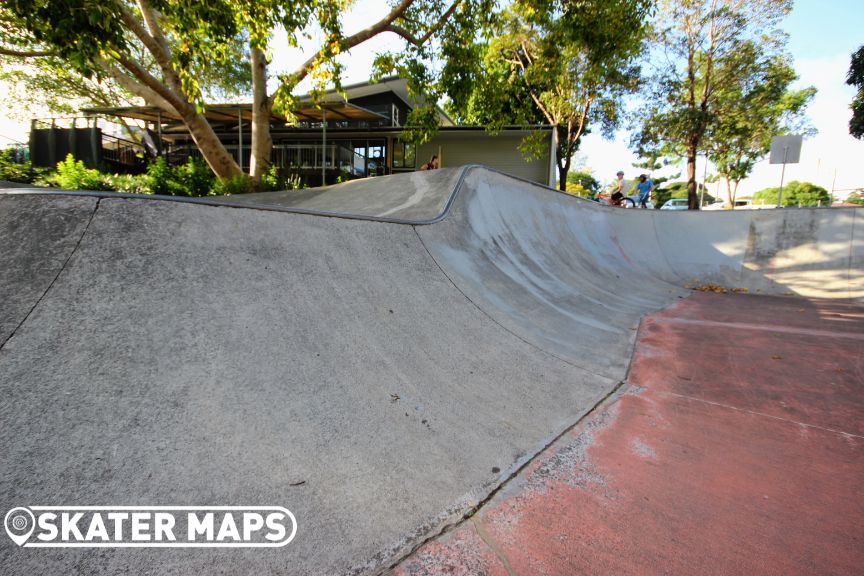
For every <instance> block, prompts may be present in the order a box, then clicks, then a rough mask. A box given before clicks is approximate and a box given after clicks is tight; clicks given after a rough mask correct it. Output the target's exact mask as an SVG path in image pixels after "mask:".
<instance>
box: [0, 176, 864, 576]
mask: <svg viewBox="0 0 864 576" xmlns="http://www.w3.org/2000/svg"><path fill="white" fill-rule="evenodd" d="M292 194H294V193H292V192H285V193H274V194H271V195H269V196H262V195H258V196H257V197H252V196H249V197H242V198H239V197H231V198H227V199H218V200H211V199H208V200H206V202H207V203H210V204H219V203H223V204H225V205H223V206H205V205H201V203H200V202H199V203H191V202H184V201H172V202H167V201H163V200H164V199H160V198H152V197H149V198H148V197H143V198H142V197H122V196H120V195H116V194H95V195H85V196H83V197H73V196H70V195H68V194H66V193H62V192H60V193H54V194H45V193H41V194H40V193H38V192H35V191H34V192H28V191H26V190H25V191H23V192H22V191H11V192H10V193H9V195H3V196H0V201H2V204H0V207H2V208H3V212H2V213H0V214H2V215H0V224H2V226H3V230H2V232H0V234H2V236H0V237H2V239H3V240H4V241H6V242H11V243H12V244H15V247H14V249H12V250H4V251H3V252H0V266H2V267H3V268H4V269H6V268H10V267H11V266H16V267H17V269H21V270H25V272H26V273H19V274H17V275H12V276H8V278H11V280H8V279H6V280H4V282H6V284H4V285H2V289H3V291H4V294H14V295H15V298H16V299H17V300H15V301H13V300H12V299H4V300H2V301H0V307H2V308H3V314H4V316H3V318H6V317H8V318H11V319H12V320H11V321H9V322H7V324H9V325H10V326H12V328H11V330H15V327H16V326H18V325H19V324H20V327H18V328H17V331H15V333H14V336H13V337H11V338H10V339H9V340H8V341H6V342H5V344H3V345H2V347H0V391H2V393H3V397H4V401H3V402H2V403H0V422H2V423H3V426H2V428H0V430H2V431H0V445H2V446H3V450H2V452H0V471H2V472H0V507H2V509H4V510H5V509H9V508H11V507H13V506H27V505H39V504H44V503H50V504H56V505H60V504H63V505H100V504H102V505H108V504H111V505H160V504H162V505H165V504H169V505H279V506H285V507H287V508H289V509H290V510H291V511H292V512H293V513H294V514H295V516H296V517H297V521H298V525H299V529H298V535H297V537H296V539H295V540H294V541H293V542H292V543H291V544H290V545H288V546H287V547H286V548H284V549H278V550H275V551H261V550H227V551H226V550H222V551H217V550H207V551H201V550H172V551H171V552H170V553H165V551H160V550H158V549H157V550H111V551H105V550H99V549H94V550H83V551H82V550H74V551H70V550H53V551H44V550H43V551H35V550H30V549H16V548H14V547H13V546H12V544H11V542H10V541H9V540H8V539H2V538H0V539H2V540H3V543H2V545H0V566H2V572H3V573H4V574H32V573H35V572H42V573H69V572H81V573H88V574H108V573H118V572H127V573H144V572H147V571H148V570H149V571H151V572H154V573H177V574H187V573H190V572H195V571H201V572H205V573H225V574H229V573H230V574H235V573H261V574H268V573H274V574H275V573H278V574H304V575H305V574H328V575H329V574H374V573H377V572H379V571H381V570H385V569H386V568H387V567H388V566H390V565H391V564H392V563H393V562H395V561H397V560H398V559H399V558H400V557H402V556H404V555H405V554H406V553H408V552H409V551H410V550H411V549H412V548H413V547H414V546H416V545H418V544H419V543H421V542H422V541H424V540H425V539H426V538H428V537H429V536H431V535H433V534H435V533H436V532H437V531H439V530H440V529H441V528H442V527H444V526H446V525H448V524H449V523H452V522H455V521H458V520H459V519H460V518H462V517H463V515H464V514H466V513H468V512H470V511H471V510H472V509H473V508H474V507H475V506H476V505H477V504H478V503H479V502H481V501H482V500H483V499H485V498H486V497H487V496H488V495H489V494H490V493H491V492H492V491H493V490H494V489H495V488H496V487H497V486H499V485H500V483H501V482H502V481H503V480H504V479H506V478H507V477H508V476H509V475H510V474H511V473H512V472H514V471H515V470H516V469H518V468H519V466H521V465H522V464H523V463H524V462H526V461H528V460H530V459H531V458H533V457H534V456H535V455H536V454H537V453H538V451H539V450H541V449H542V448H543V447H544V446H545V445H546V444H547V443H548V442H549V441H550V440H551V439H553V438H554V437H555V436H556V435H558V434H559V433H560V432H562V431H563V430H565V429H567V428H568V427H569V426H571V425H572V424H573V423H574V422H576V421H578V420H579V419H580V418H581V417H582V415H584V414H585V413H586V411H588V410H590V409H591V408H592V407H593V406H595V405H596V403H597V402H598V401H600V400H601V399H602V398H603V397H604V396H605V395H606V394H608V393H609V392H610V391H612V390H613V389H614V387H615V386H616V385H617V384H618V383H619V382H620V381H622V380H623V379H624V378H625V376H626V373H627V369H628V365H629V361H630V355H631V350H632V346H633V341H634V338H635V334H636V328H637V327H638V324H639V320H640V318H641V317H642V316H643V315H644V314H646V313H649V312H652V311H654V310H657V309H659V308H663V307H665V306H667V305H669V304H670V303H673V302H676V301H678V300H679V299H681V298H683V297H684V296H686V295H687V294H689V291H687V290H686V289H685V288H684V286H685V285H686V284H688V283H691V282H692V283H696V284H699V283H705V282H709V281H716V282H718V283H719V282H722V283H724V284H725V285H727V286H729V287H747V286H742V285H744V284H749V285H750V286H752V288H753V290H754V291H755V290H761V289H765V290H770V291H773V292H780V293H783V292H786V291H789V292H794V291H796V290H802V289H808V290H812V289H817V288H818V289H820V290H823V291H824V292H825V293H826V294H828V295H833V296H837V297H861V296H862V294H861V292H862V290H864V286H862V282H861V279H862V271H861V268H860V254H861V252H862V249H861V243H862V242H861V234H862V232H861V230H862V227H861V226H860V225H859V226H858V227H857V229H855V224H856V222H855V218H856V214H857V212H856V211H855V210H854V209H851V210H843V209H841V210H837V211H834V210H831V211H827V210H826V211H817V210H800V211H795V214H794V215H793V214H792V211H776V215H775V216H765V217H763V216H762V215H760V216H759V217H758V218H756V217H755V216H754V215H753V214H751V213H741V212H739V213H735V214H725V213H724V214H716V215H714V214H707V213H706V214H670V213H665V212H648V211H640V210H622V209H615V208H610V207H604V206H600V205H598V204H596V203H593V202H588V201H584V200H579V199H575V198H572V197H570V196H567V195H564V194H560V193H558V192H555V191H552V190H549V189H546V188H543V187H541V186H537V185H534V184H530V183H527V182H524V181H520V180H517V179H513V178H510V177H507V176H504V175H502V174H500V173H496V172H494V171H489V170H485V169H483V168H479V167H472V168H468V169H466V170H464V171H461V170H453V171H447V170H439V171H435V172H424V173H415V174H411V175H407V176H394V177H387V178H376V179H373V180H369V181H366V182H358V183H350V184H345V185H340V186H336V187H331V188H329V189H326V190H319V191H310V192H306V193H303V194H306V195H307V196H304V198H305V199H301V200H300V201H297V197H296V196H292ZM175 200H176V199H175ZM242 202H248V203H249V206H254V207H255V208H249V207H245V208H244V207H240V204H241V203H242ZM311 210H319V211H320V212H321V214H322V215H324V216H333V215H340V214H341V215H347V214H350V213H353V214H354V215H355V216H357V217H359V218H364V219H367V220H368V219H380V220H391V221H396V222H414V223H415V224H414V225H408V224H399V223H394V222H386V221H382V222H374V221H373V222H370V221H364V220H352V219H350V218H332V217H321V216H317V215H310V214H298V213H292V211H294V212H296V211H301V212H306V211H311ZM787 212H788V214H787ZM715 216H716V217H715ZM763 218H767V220H766V221H763ZM55 220H56V221H60V222H65V224H64V225H60V224H52V222H54V221H55ZM778 222H779V223H778ZM859 224H860V222H859ZM88 226H89V227H88ZM40 227H42V228H45V229H46V231H45V232H40V231H39V230H40ZM19 229H28V230H31V231H32V233H33V234H35V235H36V237H37V238H38V239H39V240H40V241H41V240H42V235H43V234H44V235H46V237H49V238H55V240H53V242H54V243H53V244H50V243H46V244H45V246H43V247H41V248H39V249H35V248H33V246H32V245H33V244H34V240H33V239H32V238H31V239H29V240H28V238H29V237H28V235H26V234H22V233H20V232H18V230H19ZM85 229H86V233H85ZM688 229H689V230H691V233H690V234H689V235H688V234H685V233H684V232H682V230H688ZM772 231H773V232H772ZM781 231H782V232H784V233H791V234H798V235H799V236H792V237H790V238H783V239H778V238H775V237H770V234H771V233H780V232H781ZM847 232H848V237H847ZM52 235H53V236H52ZM706 239H707V240H706ZM820 243H825V244H826V245H824V246H823V245H821V244H820ZM52 246H53V247H52ZM16 258H17V260H16ZM784 258H785V260H782V259H784ZM16 262H17V264H16ZM45 262H49V264H45ZM744 270H746V273H745V272H744ZM814 270H815V271H816V272H818V273H823V272H824V273H827V274H829V275H831V282H832V283H833V284H832V285H830V286H827V285H826V286H824V287H818V286H815V284H814V283H811V282H809V280H808V278H809V277H810V275H811V274H812V273H813V272H814ZM27 271H38V272H39V273H38V274H35V273H33V272H27ZM781 271H782V272H783V273H788V274H787V276H784V277H783V278H782V280H783V283H781V282H779V281H778V280H777V278H778V273H779V272H781ZM11 302H14V305H13V304H10V303H11ZM7 310H8V311H7ZM7 330H8V329H7ZM9 333H10V334H11V332H9ZM145 567H146V568H145Z"/></svg>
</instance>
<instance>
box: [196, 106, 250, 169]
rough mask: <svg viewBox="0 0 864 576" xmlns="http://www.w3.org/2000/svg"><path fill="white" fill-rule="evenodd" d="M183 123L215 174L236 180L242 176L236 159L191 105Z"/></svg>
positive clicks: (202, 116)
mask: <svg viewBox="0 0 864 576" xmlns="http://www.w3.org/2000/svg"><path fill="white" fill-rule="evenodd" d="M181 116H182V118H183V123H184V124H186V126H187V127H188V128H189V133H190V134H191V135H192V139H193V140H194V141H195V144H196V145H197V146H198V149H199V150H200V151H201V155H202V156H204V160H205V161H206V162H207V165H208V166H210V169H211V170H212V171H213V173H214V174H215V175H216V176H217V177H219V178H234V177H236V176H241V175H242V174H243V171H242V170H240V166H239V165H238V164H237V162H236V161H235V160H234V157H233V156H232V155H231V154H230V153H229V152H228V150H226V149H225V146H224V145H223V144H222V142H221V141H220V140H219V137H218V136H216V132H214V131H213V127H212V126H210V123H209V122H208V121H207V119H206V118H205V117H204V115H203V114H201V113H199V112H197V111H196V110H195V108H194V106H192V105H191V104H190V105H189V107H188V108H186V109H184V110H183V111H182V114H181Z"/></svg>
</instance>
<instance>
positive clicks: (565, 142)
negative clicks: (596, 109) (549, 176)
mask: <svg viewBox="0 0 864 576" xmlns="http://www.w3.org/2000/svg"><path fill="white" fill-rule="evenodd" d="M555 129H556V130H557V131H558V146H557V147H556V150H555V164H556V165H557V166H558V189H559V190H561V191H562V192H566V191H567V174H568V173H569V172H570V161H571V158H572V154H570V153H569V152H570V134H569V132H570V130H569V127H567V128H565V127H564V126H556V127H555ZM562 132H563V133H564V134H563V138H562V134H561V133H562Z"/></svg>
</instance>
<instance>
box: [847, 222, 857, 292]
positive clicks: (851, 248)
mask: <svg viewBox="0 0 864 576" xmlns="http://www.w3.org/2000/svg"><path fill="white" fill-rule="evenodd" d="M857 220H858V209H856V208H853V209H852V231H851V232H850V234H849V268H847V269H846V286H848V288H847V290H848V296H849V298H852V262H853V260H854V258H855V222H856V221H857Z"/></svg>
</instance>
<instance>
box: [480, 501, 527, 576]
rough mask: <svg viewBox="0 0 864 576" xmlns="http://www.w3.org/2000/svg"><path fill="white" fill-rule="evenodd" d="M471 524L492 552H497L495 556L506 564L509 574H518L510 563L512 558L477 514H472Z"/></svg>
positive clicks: (512, 575) (511, 575) (505, 568)
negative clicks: (487, 529) (509, 557)
mask: <svg viewBox="0 0 864 576" xmlns="http://www.w3.org/2000/svg"><path fill="white" fill-rule="evenodd" d="M471 524H473V525H474V530H475V531H476V532H477V535H478V536H480V539H481V540H483V542H484V543H485V544H486V546H487V547H488V548H489V550H491V551H492V553H493V554H495V557H496V558H498V560H500V561H501V564H503V565H504V570H506V571H507V574H508V576H517V574H516V571H515V570H513V566H511V565H510V560H509V559H508V558H507V554H505V553H504V550H502V549H501V547H500V546H498V543H497V542H495V539H494V538H492V536H491V535H490V534H489V532H487V531H486V527H485V526H484V525H483V522H482V521H481V520H480V519H479V518H477V516H472V517H471Z"/></svg>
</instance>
